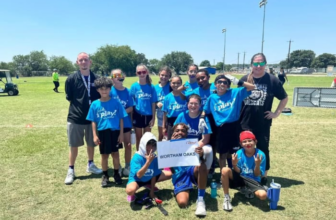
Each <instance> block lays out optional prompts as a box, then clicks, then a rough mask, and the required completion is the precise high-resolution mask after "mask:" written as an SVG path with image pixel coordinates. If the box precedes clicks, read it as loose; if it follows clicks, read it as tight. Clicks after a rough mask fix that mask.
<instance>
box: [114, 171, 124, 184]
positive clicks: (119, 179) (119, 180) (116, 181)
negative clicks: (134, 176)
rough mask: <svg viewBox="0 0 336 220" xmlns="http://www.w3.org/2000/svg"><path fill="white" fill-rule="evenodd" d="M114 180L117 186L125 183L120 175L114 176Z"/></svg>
mask: <svg viewBox="0 0 336 220" xmlns="http://www.w3.org/2000/svg"><path fill="white" fill-rule="evenodd" d="M113 178H114V182H115V184H117V185H121V184H122V183H123V181H122V179H121V177H120V175H119V173H117V174H114V176H113Z"/></svg>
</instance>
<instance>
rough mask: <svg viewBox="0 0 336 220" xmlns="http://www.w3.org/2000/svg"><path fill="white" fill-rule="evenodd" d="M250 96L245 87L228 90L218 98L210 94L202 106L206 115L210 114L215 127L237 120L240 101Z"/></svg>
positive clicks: (240, 105)
mask: <svg viewBox="0 0 336 220" xmlns="http://www.w3.org/2000/svg"><path fill="white" fill-rule="evenodd" d="M250 94H251V91H249V92H248V91H247V90H246V88H245V87H241V88H236V89H228V90H227V91H226V93H225V94H223V95H221V96H219V95H218V94H216V93H214V94H211V95H210V97H209V98H208V101H207V102H206V104H205V106H204V108H203V109H204V111H205V113H206V114H212V116H213V118H214V120H215V122H216V125H217V126H220V125H221V124H223V123H230V122H235V121H237V120H238V119H239V116H240V110H241V107H242V101H243V100H244V99H245V98H246V97H247V96H249V95H250Z"/></svg>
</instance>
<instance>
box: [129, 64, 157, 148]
mask: <svg viewBox="0 0 336 220" xmlns="http://www.w3.org/2000/svg"><path fill="white" fill-rule="evenodd" d="M136 74H137V76H138V77H139V81H138V82H135V83H133V85H132V86H131V89H130V90H131V96H132V98H133V100H134V104H135V108H134V111H133V126H134V128H135V134H136V149H137V150H138V149H139V142H140V139H141V137H142V135H143V134H144V133H145V132H150V131H151V129H152V127H153V126H154V122H155V112H156V111H155V107H156V102H157V96H156V92H155V88H154V86H153V85H152V80H151V78H150V77H149V70H148V68H147V66H146V65H144V64H139V65H138V66H137V67H136Z"/></svg>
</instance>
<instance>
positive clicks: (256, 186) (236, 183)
mask: <svg viewBox="0 0 336 220" xmlns="http://www.w3.org/2000/svg"><path fill="white" fill-rule="evenodd" d="M232 176H233V179H232V180H231V179H230V180H229V185H230V188H232V189H236V188H238V187H244V186H246V188H247V189H249V190H250V191H251V192H255V191H258V190H265V188H264V187H263V186H262V185H261V184H260V183H259V182H258V181H255V180H254V179H251V178H248V177H244V176H242V175H240V174H239V173H237V172H236V171H234V170H232ZM265 191H266V190H265Z"/></svg>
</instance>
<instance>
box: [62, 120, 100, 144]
mask: <svg viewBox="0 0 336 220" xmlns="http://www.w3.org/2000/svg"><path fill="white" fill-rule="evenodd" d="M67 135H68V143H69V146H70V147H80V146H83V145H84V140H83V139H84V137H85V142H86V145H87V146H89V147H95V146H96V145H95V143H94V142H93V132H92V125H91V124H84V125H82V124H75V123H71V122H68V125H67Z"/></svg>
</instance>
